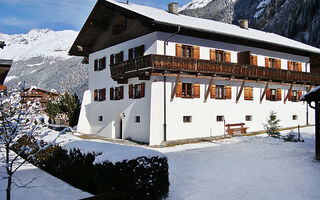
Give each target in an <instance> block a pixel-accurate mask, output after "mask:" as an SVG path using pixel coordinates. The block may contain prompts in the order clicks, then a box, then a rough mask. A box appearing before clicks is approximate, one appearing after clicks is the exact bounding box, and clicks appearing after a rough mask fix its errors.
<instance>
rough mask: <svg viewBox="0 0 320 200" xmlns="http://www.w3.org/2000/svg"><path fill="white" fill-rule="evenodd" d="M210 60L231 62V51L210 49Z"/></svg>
mask: <svg viewBox="0 0 320 200" xmlns="http://www.w3.org/2000/svg"><path fill="white" fill-rule="evenodd" d="M210 60H212V61H219V62H229V63H230V62H231V52H230V51H222V50H216V49H210Z"/></svg>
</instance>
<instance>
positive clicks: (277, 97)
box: [266, 88, 282, 101]
mask: <svg viewBox="0 0 320 200" xmlns="http://www.w3.org/2000/svg"><path fill="white" fill-rule="evenodd" d="M281 96H282V92H281V89H270V88H267V91H266V99H267V100H269V101H281Z"/></svg>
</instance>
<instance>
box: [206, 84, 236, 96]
mask: <svg viewBox="0 0 320 200" xmlns="http://www.w3.org/2000/svg"><path fill="white" fill-rule="evenodd" d="M210 92H211V95H210V97H211V98H212V99H214V98H215V99H231V86H225V85H212V86H211V91H210Z"/></svg>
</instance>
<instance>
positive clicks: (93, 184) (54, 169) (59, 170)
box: [13, 138, 169, 200]
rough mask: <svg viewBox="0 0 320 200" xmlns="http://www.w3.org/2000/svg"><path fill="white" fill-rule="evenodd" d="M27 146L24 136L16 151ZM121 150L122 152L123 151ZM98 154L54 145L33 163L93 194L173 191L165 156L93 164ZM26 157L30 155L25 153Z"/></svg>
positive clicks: (153, 195)
mask: <svg viewBox="0 0 320 200" xmlns="http://www.w3.org/2000/svg"><path fill="white" fill-rule="evenodd" d="M21 145H23V138H22V139H21V140H20V141H19V143H18V145H16V147H15V148H14V149H13V150H18V149H19V148H20V146H21ZM119 153H121V152H119ZM97 155H99V154H97V153H87V154H84V153H81V151H80V150H79V149H72V150H70V151H67V150H66V149H63V148H62V147H60V146H51V147H49V148H47V149H46V150H44V151H42V152H40V153H39V154H38V155H37V156H35V157H33V158H30V159H28V161H29V162H31V163H32V164H34V165H36V166H37V167H39V168H40V169H42V170H44V171H46V172H48V173H50V174H52V175H53V176H55V177H57V178H59V179H61V180H63V181H65V182H67V183H69V184H71V185H72V186H74V187H76V188H79V189H81V190H84V191H87V192H89V193H91V194H101V193H107V192H113V191H126V192H127V197H128V199H146V200H148V199H161V198H163V197H165V196H167V194H168V192H169V174H168V161H167V158H165V157H138V158H136V159H133V160H123V161H122V162H117V163H112V162H109V161H105V162H103V163H100V164H93V163H94V160H95V157H96V156H97ZM22 157H24V158H25V159H26V158H27V157H28V155H26V154H25V155H23V156H22Z"/></svg>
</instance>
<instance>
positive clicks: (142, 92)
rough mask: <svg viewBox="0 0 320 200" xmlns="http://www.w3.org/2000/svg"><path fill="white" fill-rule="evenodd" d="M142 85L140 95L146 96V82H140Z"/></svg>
mask: <svg viewBox="0 0 320 200" xmlns="http://www.w3.org/2000/svg"><path fill="white" fill-rule="evenodd" d="M140 85H141V90H140V97H141V98H142V97H144V93H145V92H144V90H145V83H141V84H140Z"/></svg>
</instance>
